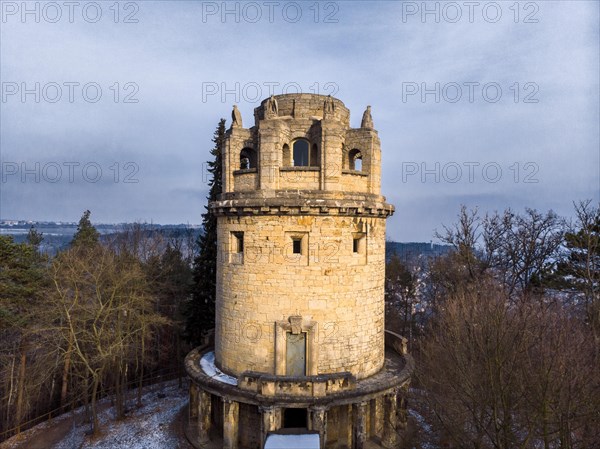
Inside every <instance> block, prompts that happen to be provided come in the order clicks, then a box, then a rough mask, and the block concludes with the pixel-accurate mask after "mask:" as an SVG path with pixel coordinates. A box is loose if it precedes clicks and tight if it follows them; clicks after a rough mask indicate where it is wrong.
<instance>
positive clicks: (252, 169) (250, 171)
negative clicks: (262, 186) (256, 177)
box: [233, 168, 258, 176]
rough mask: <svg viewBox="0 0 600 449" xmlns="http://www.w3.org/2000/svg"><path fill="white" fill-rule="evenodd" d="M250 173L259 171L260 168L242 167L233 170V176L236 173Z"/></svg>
mask: <svg viewBox="0 0 600 449" xmlns="http://www.w3.org/2000/svg"><path fill="white" fill-rule="evenodd" d="M248 173H258V169H257V168H241V169H239V170H234V171H233V176H236V175H245V174H248Z"/></svg>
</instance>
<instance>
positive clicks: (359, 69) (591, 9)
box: [0, 1, 600, 241]
mask: <svg viewBox="0 0 600 449" xmlns="http://www.w3.org/2000/svg"><path fill="white" fill-rule="evenodd" d="M114 5H115V3H114V2H112V1H109V2H98V3H93V2H74V4H73V5H69V4H67V5H65V4H64V3H63V2H57V3H48V2H29V3H27V9H28V11H23V4H22V3H21V2H20V1H19V2H9V1H2V2H1V6H2V21H1V23H0V26H1V27H2V28H1V32H0V39H1V44H0V46H1V73H0V75H1V81H2V102H1V103H0V107H1V129H0V143H1V151H2V152H1V159H2V180H1V184H0V188H1V193H0V201H1V202H0V218H2V219H33V220H64V221H77V220H78V219H79V217H80V216H81V213H82V211H83V210H85V209H90V210H91V211H92V219H93V221H95V222H105V223H106V222H126V221H135V220H140V221H147V222H150V221H152V222H154V223H200V222H201V213H202V212H203V211H204V207H203V206H204V204H205V197H206V194H207V190H208V189H207V184H206V181H207V176H206V170H205V169H204V166H203V164H204V163H205V161H207V160H208V159H209V157H210V156H209V150H210V148H211V146H212V142H211V138H212V135H213V132H214V129H215V127H216V125H217V123H218V120H219V118H221V117H225V118H227V119H228V126H229V123H230V116H231V108H232V105H233V104H234V103H237V104H238V105H239V109H240V111H241V113H242V117H243V120H244V126H246V127H248V126H251V125H252V124H253V123H252V120H253V117H252V111H253V108H254V107H256V106H257V105H258V104H259V103H260V101H261V100H262V99H263V98H265V97H267V96H268V95H269V94H270V93H271V92H270V90H273V93H275V94H281V93H285V92H284V90H286V91H287V92H290V93H292V92H295V91H297V90H298V89H301V90H302V91H303V92H316V93H323V94H332V95H334V96H336V97H337V98H339V99H340V100H342V101H343V102H344V103H345V104H346V106H347V107H348V108H349V109H350V111H351V114H352V115H351V125H352V126H355V127H358V126H360V118H361V116H362V112H363V111H364V109H365V106H366V105H371V106H372V114H373V119H374V123H375V127H376V128H377V129H378V131H379V136H380V138H381V144H382V177H383V180H382V193H383V195H385V196H386V197H387V199H388V201H389V202H390V203H392V204H394V205H395V207H396V213H395V215H394V216H393V217H392V218H391V219H390V220H389V221H388V234H389V236H390V237H391V238H393V239H394V240H398V241H429V240H430V239H431V238H433V237H432V236H433V231H434V229H436V228H437V229H440V228H441V225H442V223H446V224H448V223H451V222H453V221H454V219H455V216H456V214H457V212H458V210H459V207H460V205H461V204H466V205H468V206H471V207H475V206H477V207H479V208H480V210H482V211H493V210H503V209H505V208H507V207H511V208H513V209H515V210H517V211H522V210H523V208H524V207H532V208H536V209H538V210H542V211H546V210H548V209H553V210H555V211H556V212H558V213H559V214H562V215H569V214H570V213H571V210H572V201H573V200H579V199H585V198H592V199H594V200H595V201H598V200H599V189H600V184H599V183H600V174H599V170H600V143H599V129H598V127H599V122H600V117H599V104H600V102H599V48H598V47H599V35H598V32H599V10H598V2H596V1H538V2H513V1H507V2H496V3H495V2H485V1H483V2H479V4H478V5H473V4H470V3H469V2H427V4H423V3H422V2H400V1H383V2H375V1H370V2H320V3H318V4H317V3H315V2H298V3H294V2H271V3H268V2H262V1H260V2H254V3H253V2H250V3H248V2H227V3H226V4H224V3H222V2H194V1H183V2H175V1H172V2H171V1H169V2H167V1H148V2H146V1H137V2H129V3H127V2H121V3H119V4H117V5H118V8H117V7H115V6H114ZM425 7H426V8H427V9H428V11H424V10H423V9H424V8H425ZM225 9H227V10H228V11H225ZM224 13H225V14H224ZM100 170H101V172H100ZM36 178H38V179H36Z"/></svg>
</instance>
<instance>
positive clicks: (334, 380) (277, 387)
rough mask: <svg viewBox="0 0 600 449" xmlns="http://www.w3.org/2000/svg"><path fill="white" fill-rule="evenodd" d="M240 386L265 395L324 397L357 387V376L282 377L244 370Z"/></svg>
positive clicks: (342, 374) (341, 374) (336, 374)
mask: <svg viewBox="0 0 600 449" xmlns="http://www.w3.org/2000/svg"><path fill="white" fill-rule="evenodd" d="M238 386H239V387H240V388H241V389H243V390H248V391H253V392H256V393H258V394H262V395H263V396H302V397H309V398H310V397H324V396H327V395H331V394H333V393H339V392H340V391H344V390H352V389H354V388H355V387H356V378H355V377H354V376H353V375H352V374H351V373H349V372H342V373H335V374H321V375H317V376H300V377H288V376H285V377H282V376H275V375H272V374H264V373H258V372H253V371H244V372H243V373H242V374H241V375H240V376H239V377H238Z"/></svg>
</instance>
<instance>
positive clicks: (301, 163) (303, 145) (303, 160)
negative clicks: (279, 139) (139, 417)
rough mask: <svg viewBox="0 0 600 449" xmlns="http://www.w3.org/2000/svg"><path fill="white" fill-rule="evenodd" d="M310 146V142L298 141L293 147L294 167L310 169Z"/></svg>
mask: <svg viewBox="0 0 600 449" xmlns="http://www.w3.org/2000/svg"><path fill="white" fill-rule="evenodd" d="M309 147H310V145H309V143H308V140H305V139H298V140H296V141H295V142H294V143H293V145H292V148H293V161H294V164H293V165H294V167H308V165H309V164H308V156H309V154H308V149H309Z"/></svg>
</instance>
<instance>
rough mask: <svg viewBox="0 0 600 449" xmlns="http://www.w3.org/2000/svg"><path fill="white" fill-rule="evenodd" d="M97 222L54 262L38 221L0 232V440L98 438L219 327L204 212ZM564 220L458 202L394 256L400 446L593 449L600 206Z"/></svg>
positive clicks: (599, 362) (218, 137) (388, 291)
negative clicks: (195, 224) (401, 378)
mask: <svg viewBox="0 0 600 449" xmlns="http://www.w3.org/2000/svg"><path fill="white" fill-rule="evenodd" d="M224 124H225V121H224V120H221V122H220V123H219V126H218V127H217V130H216V131H215V135H214V138H213V142H214V143H215V146H214V148H213V150H212V151H211V153H212V155H213V156H214V160H213V161H211V162H209V171H210V173H211V174H212V179H211V180H210V182H209V186H210V191H209V195H208V198H207V199H208V201H211V200H214V199H215V198H216V197H217V195H218V194H219V193H220V191H221V160H220V151H219V150H218V149H219V148H221V146H222V142H223V138H224V135H225V126H224ZM90 217H91V213H90V211H85V212H84V213H83V215H82V217H81V219H80V220H79V224H78V227H77V232H76V233H75V234H74V236H73V239H72V241H71V242H70V243H69V245H68V246H67V247H66V248H64V249H62V250H61V251H59V252H57V253H56V254H53V255H49V254H47V253H44V252H43V251H41V250H40V246H41V243H42V242H43V239H44V236H43V235H42V234H41V233H39V232H38V231H37V230H36V229H35V228H32V229H31V230H30V231H29V234H28V236H27V240H26V241H25V242H21V243H16V242H15V241H14V240H13V238H12V237H10V236H7V235H0V338H1V339H2V342H3V345H2V348H1V350H0V376H1V377H0V398H1V401H0V441H2V440H4V439H6V438H8V437H10V436H12V435H14V434H17V433H19V432H20V431H22V430H24V429H27V428H29V427H31V426H33V425H35V424H37V423H39V422H41V421H44V420H47V419H49V418H51V417H52V416H56V415H57V414H60V413H64V412H67V411H69V410H72V409H74V408H77V407H84V410H85V415H86V419H87V421H88V422H89V425H90V428H89V429H90V430H89V431H90V433H97V432H98V431H99V428H100V423H99V421H98V409H97V402H98V400H99V399H100V398H103V397H107V396H109V397H110V398H111V404H112V406H113V407H114V416H115V417H116V419H121V418H123V417H125V416H126V415H127V413H128V410H130V409H131V408H132V407H136V406H140V405H141V404H140V402H141V395H142V389H143V387H144V386H145V385H148V384H150V383H157V382H160V381H163V380H168V379H175V378H179V379H180V380H181V379H182V378H183V377H184V372H183V363H182V362H183V358H184V357H185V355H186V354H187V352H188V351H189V350H190V349H191V348H193V347H195V346H196V345H198V344H200V343H201V342H202V341H203V340H204V339H205V338H206V336H207V334H208V333H209V332H210V330H211V329H212V328H213V327H214V310H215V308H214V304H215V296H216V286H215V281H216V265H217V238H216V218H215V217H214V216H213V215H212V214H210V213H209V211H208V208H207V211H206V213H204V214H203V232H202V233H200V235H199V236H198V237H196V235H195V234H194V233H193V231H192V230H190V232H187V233H186V232H182V233H178V234H176V235H173V234H169V233H165V232H160V230H158V231H157V230H156V229H155V230H152V229H151V227H149V226H148V225H143V224H139V223H137V224H133V225H127V226H124V227H123V229H122V230H121V232H119V233H115V234H111V235H108V236H102V237H101V236H100V234H99V233H98V231H97V229H96V228H95V227H94V226H93V225H92V222H91V218H90ZM573 217H574V218H572V219H569V220H567V219H565V218H563V217H560V216H558V215H557V214H555V213H554V212H552V211H548V212H546V213H542V212H538V211H536V210H533V209H525V211H524V212H515V211H512V210H510V209H507V210H505V211H502V212H486V213H481V212H479V211H478V210H477V209H472V210H469V209H467V208H466V207H464V206H463V207H462V208H461V209H460V210H459V211H458V214H457V219H456V222H455V223H453V224H449V225H447V226H444V228H443V229H442V230H441V231H439V232H436V234H435V236H434V237H435V238H436V239H437V240H438V241H439V242H441V243H442V244H444V245H446V246H444V247H441V246H439V245H437V246H436V247H435V249H436V251H429V252H422V251H421V252H419V251H414V252H413V251H412V250H411V251H406V252H404V253H403V254H402V257H400V256H398V254H396V253H395V252H393V251H388V255H389V258H388V260H387V263H386V267H385V304H386V328H387V329H389V330H392V331H395V332H397V333H400V334H401V335H403V336H405V337H406V338H407V339H408V343H409V350H410V352H411V353H412V354H413V356H414V358H415V360H416V366H417V372H416V373H415V376H414V379H413V384H412V388H411V391H410V397H409V406H408V409H409V413H410V414H411V418H412V420H413V425H412V426H411V428H410V429H409V430H410V431H411V432H412V434H411V432H409V434H408V436H407V440H406V441H405V442H404V443H405V446H406V447H411V448H412V447H416V448H419V447H422V448H425V447H431V445H429V446H427V445H425V443H423V439H424V437H427V440H428V441H429V442H431V440H432V439H433V440H435V441H434V443H433V444H435V446H434V447H453V448H472V449H488V448H489V449H517V448H522V449H529V448H531V449H538V448H543V449H593V448H596V447H599V446H598V442H600V209H599V208H598V206H597V205H596V204H594V203H592V201H589V200H588V201H579V202H575V203H574V210H573ZM388 246H389V247H390V248H391V247H393V246H394V244H393V242H391V243H388ZM396 246H397V245H396ZM429 246H430V249H432V250H433V249H434V246H433V245H429ZM415 248H416V246H415ZM420 420H425V421H426V422H427V423H428V424H427V427H428V428H429V427H431V428H432V429H433V431H432V432H429V433H430V435H426V436H424V435H423V432H422V430H423V429H424V428H425V427H426V426H424V425H421V426H418V425H416V424H415V423H418V422H420ZM419 427H420V429H419ZM411 429H412V430H411ZM422 443H423V445H422Z"/></svg>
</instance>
